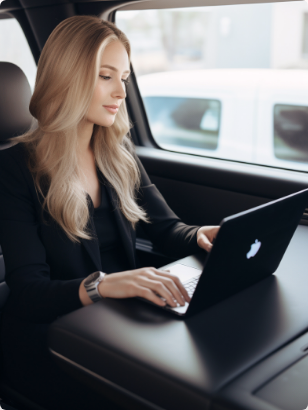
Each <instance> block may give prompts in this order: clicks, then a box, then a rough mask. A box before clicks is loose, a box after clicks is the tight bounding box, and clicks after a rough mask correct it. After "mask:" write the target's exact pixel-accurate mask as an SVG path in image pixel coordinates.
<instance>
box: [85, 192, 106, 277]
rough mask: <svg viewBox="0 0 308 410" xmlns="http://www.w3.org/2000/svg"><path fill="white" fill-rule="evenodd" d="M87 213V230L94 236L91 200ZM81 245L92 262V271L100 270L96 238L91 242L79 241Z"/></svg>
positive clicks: (100, 263)
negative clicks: (88, 217)
mask: <svg viewBox="0 0 308 410" xmlns="http://www.w3.org/2000/svg"><path fill="white" fill-rule="evenodd" d="M89 199H90V200H89V211H90V220H89V222H88V226H87V228H88V229H89V228H90V230H91V232H93V233H94V234H95V227H94V221H93V212H94V207H93V203H92V200H91V198H89ZM80 241H81V243H82V244H83V246H84V247H85V248H86V250H87V251H88V254H89V256H90V258H91V260H92V263H93V265H94V270H100V271H101V270H102V262H101V255H100V252H99V244H98V240H97V238H96V237H94V238H93V239H91V240H87V239H83V238H81V239H80Z"/></svg>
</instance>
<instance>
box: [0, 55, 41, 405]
mask: <svg viewBox="0 0 308 410" xmlns="http://www.w3.org/2000/svg"><path fill="white" fill-rule="evenodd" d="M0 90H1V94H0V150H2V149H6V148H8V147H10V146H11V145H12V143H13V142H10V141H8V139H9V138H11V137H14V136H17V135H21V134H22V133H24V132H25V131H27V130H28V129H29V128H30V127H31V124H32V121H33V118H32V116H31V114H30V112H29V103H30V98H31V89H30V85H29V83H28V80H27V78H26V76H25V74H24V73H23V71H22V70H21V69H20V68H19V67H17V66H16V65H15V64H12V63H8V62H0ZM0 200H1V198H0ZM0 245H1V244H0ZM8 295H9V288H8V286H7V284H6V283H5V266H4V260H3V255H2V250H1V246H0V313H1V310H2V308H3V306H4V305H5V302H6V300H7V298H8ZM0 337H1V335H0ZM0 398H1V399H0V405H1V408H3V409H5V410H17V409H18V410H45V409H43V408H42V407H41V406H39V405H37V404H35V403H33V402H32V401H31V400H29V399H27V398H26V397H25V396H23V395H21V394H19V393H18V392H16V391H15V390H14V389H12V388H11V387H10V386H8V385H7V384H6V383H5V380H4V379H3V376H2V377H1V370H0ZM2 399H3V401H2ZM6 403H9V404H6ZM10 405H12V406H14V407H11V406H10Z"/></svg>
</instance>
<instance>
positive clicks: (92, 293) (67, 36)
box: [0, 16, 218, 410]
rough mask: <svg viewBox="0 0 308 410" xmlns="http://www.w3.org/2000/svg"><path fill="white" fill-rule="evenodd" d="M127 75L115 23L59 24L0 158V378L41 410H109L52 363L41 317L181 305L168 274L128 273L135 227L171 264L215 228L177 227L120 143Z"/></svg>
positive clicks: (125, 49)
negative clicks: (132, 304)
mask: <svg viewBox="0 0 308 410" xmlns="http://www.w3.org/2000/svg"><path fill="white" fill-rule="evenodd" d="M129 74H130V45H129V42H128V40H127V38H126V36H125V35H124V34H123V33H122V32H121V31H120V30H119V29H117V28H116V26H115V25H113V24H112V23H108V22H103V21H101V20H100V19H99V18H96V17H89V16H76V17H71V18H68V19H67V20H65V21H63V22H62V23H61V24H59V25H58V26H57V27H56V29H55V30H54V31H53V32H52V34H51V35H50V37H49V38H48V40H47V42H46V45H45V47H44V49H43V51H42V54H41V57H40V60H39V64H38V70H37V78H36V84H35V90H34V93H33V96H32V99H31V103H30V112H31V114H32V115H33V117H34V118H35V119H36V120H37V121H36V125H35V127H34V128H33V129H32V130H31V131H29V132H28V133H26V134H24V135H22V136H19V137H17V138H14V141H15V142H16V144H15V145H14V146H12V147H11V148H8V149H6V150H4V151H0V197H1V201H0V244H1V246H2V250H3V255H4V260H5V266H6V281H7V284H8V286H9V287H10V291H11V292H10V296H9V300H8V303H7V304H6V307H5V310H4V313H3V318H2V323H1V327H2V337H1V346H2V354H3V362H4V374H5V379H6V380H7V381H8V383H9V384H10V385H11V386H12V387H13V388H15V389H16V390H17V391H19V392H20V393H22V394H24V395H25V396H26V397H28V398H30V399H32V400H33V401H35V402H37V403H39V404H41V405H42V406H44V407H45V408H46V409H52V410H54V409H57V410H59V409H71V408H72V409H75V410H76V409H84V408H88V409H95V408H103V409H105V408H106V409H109V408H115V407H114V405H112V404H111V402H109V400H108V399H107V398H106V399H105V400H103V399H102V398H99V397H98V396H96V394H95V393H94V392H92V391H91V390H90V389H89V390H88V389H87V388H86V387H84V386H82V385H81V384H80V383H79V382H77V381H75V380H71V379H70V377H69V376H67V375H66V374H65V373H63V372H62V371H61V370H60V369H58V368H57V366H56V365H55V364H54V363H53V361H52V359H51V358H50V356H49V353H48V343H47V329H48V325H49V324H50V323H51V322H52V321H53V320H55V319H56V318H57V317H59V316H61V315H64V314H66V313H68V312H71V311H73V310H75V309H78V308H81V307H82V306H86V305H89V304H91V303H94V302H95V301H97V300H99V299H100V298H129V297H135V296H141V297H143V298H146V299H148V300H150V301H152V302H154V303H156V304H158V305H164V304H165V303H166V302H164V301H163V299H165V300H166V301H167V303H169V304H170V305H171V306H174V305H175V302H174V300H173V299H175V300H176V301H177V302H178V303H179V304H181V305H183V304H184V302H185V301H189V296H188V294H187V292H186V290H185V288H184V287H183V285H182V284H181V282H180V281H179V280H178V279H177V278H176V277H174V276H172V275H171V274H169V273H168V272H166V271H161V270H157V269H155V268H153V267H145V268H137V262H136V257H135V229H136V225H137V224H140V225H142V227H143V228H144V229H145V231H146V232H147V234H148V235H149V237H150V238H151V239H152V241H153V242H154V244H155V245H157V246H158V247H159V248H160V249H161V250H162V252H164V253H166V254H169V255H171V256H174V257H184V256H186V255H188V254H191V253H194V252H197V251H198V249H200V247H201V248H204V249H205V250H210V249H211V246H212V244H211V243H212V241H213V239H214V237H215V236H216V234H217V230H218V228H217V227H198V226H187V225H185V224H184V223H182V222H181V221H180V220H179V218H178V217H177V216H176V215H175V214H174V213H173V212H172V210H171V209H170V208H169V207H168V205H167V204H166V202H165V201H164V199H163V198H162V196H161V194H160V193H159V191H158V190H157V189H156V187H155V186H154V185H153V184H151V181H150V180H149V177H148V176H147V174H146V171H145V170H144V168H143V167H142V164H141V163H140V161H139V160H138V158H137V156H136V155H135V154H134V148H133V144H132V142H131V140H130V138H129V120H128V115H127V111H126V106H125V97H126V83H127V82H128V81H129V80H128V79H129ZM94 272H99V273H94ZM100 272H103V273H100ZM93 273H94V275H93ZM93 276H95V278H94V282H95V286H94V290H93V284H91V283H92V282H93ZM100 326H102V327H104V324H103V323H102V324H100ZM106 331H108V328H106Z"/></svg>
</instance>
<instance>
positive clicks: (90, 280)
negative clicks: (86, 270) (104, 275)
mask: <svg viewBox="0 0 308 410" xmlns="http://www.w3.org/2000/svg"><path fill="white" fill-rule="evenodd" d="M100 275H101V273H100V271H97V272H94V273H91V275H89V276H88V277H87V279H86V280H85V281H84V286H89V285H91V284H92V283H93V282H96V281H97V280H98V278H99V277H100Z"/></svg>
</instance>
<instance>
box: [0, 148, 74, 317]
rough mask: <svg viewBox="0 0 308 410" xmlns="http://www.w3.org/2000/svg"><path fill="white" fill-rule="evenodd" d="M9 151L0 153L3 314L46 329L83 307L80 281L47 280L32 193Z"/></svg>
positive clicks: (44, 252)
mask: <svg viewBox="0 0 308 410" xmlns="http://www.w3.org/2000/svg"><path fill="white" fill-rule="evenodd" d="M10 149H11V148H9V149H7V150H3V151H0V198H1V200H0V244H1V247H2V252H3V257H4V262H5V269H6V282H7V284H8V286H9V288H10V296H9V300H8V303H7V306H6V308H7V309H8V311H9V312H10V313H12V314H14V315H16V316H18V317H20V318H22V319H25V320H28V321H31V322H36V323H50V322H52V321H53V320H55V319H56V318H57V317H58V316H61V315H63V314H66V313H69V312H71V311H73V310H75V309H77V308H80V307H81V306H82V304H81V302H80V299H79V286H80V283H81V281H82V278H78V279H73V280H63V281H62V280H51V279H50V267H49V265H48V264H47V263H46V250H45V247H44V245H43V243H42V242H41V239H40V236H39V233H38V228H39V224H38V218H37V212H36V210H35V205H34V199H33V193H31V187H30V184H29V181H28V180H27V178H26V177H25V170H24V169H23V167H22V166H21V165H20V164H19V163H18V162H17V161H16V158H15V157H14V156H13V155H11V154H10V153H8V152H7V151H9V150H10ZM33 189H34V185H33ZM34 192H35V190H34Z"/></svg>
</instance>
